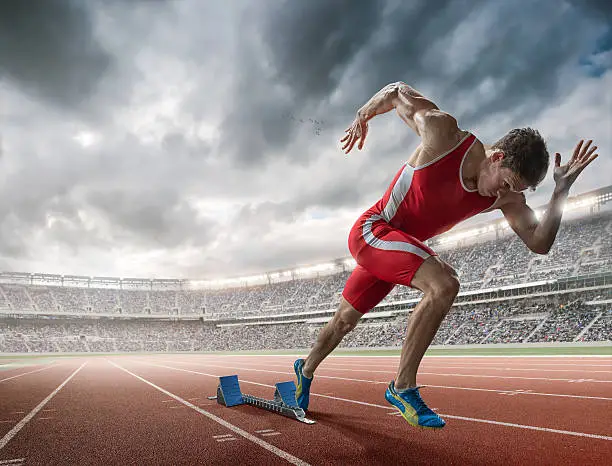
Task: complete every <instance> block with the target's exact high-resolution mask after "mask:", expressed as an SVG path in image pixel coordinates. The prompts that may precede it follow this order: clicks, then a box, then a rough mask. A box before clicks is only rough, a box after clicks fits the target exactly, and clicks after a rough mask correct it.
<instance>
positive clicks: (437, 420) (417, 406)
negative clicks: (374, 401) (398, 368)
mask: <svg viewBox="0 0 612 466" xmlns="http://www.w3.org/2000/svg"><path fill="white" fill-rule="evenodd" d="M385 398H386V399H387V401H388V402H389V403H391V404H392V405H393V406H395V407H396V408H397V409H398V410H399V412H400V413H402V417H403V418H404V419H406V421H408V424H410V425H411V426H414V427H423V428H426V429H441V428H442V427H444V426H445V425H446V422H444V419H442V418H441V417H440V416H438V415H437V414H436V413H434V412H433V411H432V410H431V409H429V408H428V407H427V405H426V404H425V402H424V401H423V399H422V398H421V394H420V393H419V387H415V388H409V389H407V390H402V391H401V392H398V391H396V390H395V381H393V380H392V381H391V383H390V384H389V387H388V388H387V391H386V392H385Z"/></svg>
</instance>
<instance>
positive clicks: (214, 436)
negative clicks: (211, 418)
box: [212, 434, 233, 438]
mask: <svg viewBox="0 0 612 466" xmlns="http://www.w3.org/2000/svg"><path fill="white" fill-rule="evenodd" d="M212 437H213V438H224V437H233V435H232V434H221V435H213V436H212Z"/></svg>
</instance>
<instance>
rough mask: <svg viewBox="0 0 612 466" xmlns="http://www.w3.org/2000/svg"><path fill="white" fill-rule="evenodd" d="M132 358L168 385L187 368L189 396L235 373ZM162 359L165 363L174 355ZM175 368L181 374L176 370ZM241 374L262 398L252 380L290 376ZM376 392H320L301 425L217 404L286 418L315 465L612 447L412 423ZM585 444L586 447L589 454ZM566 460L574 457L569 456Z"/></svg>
mask: <svg viewBox="0 0 612 466" xmlns="http://www.w3.org/2000/svg"><path fill="white" fill-rule="evenodd" d="M134 364H135V365H136V366H137V365H139V364H140V365H142V366H143V367H144V368H143V369H139V370H143V371H146V373H147V374H148V376H149V377H150V378H151V380H154V379H156V378H159V380H165V381H166V385H168V386H172V385H173V384H175V383H177V382H176V381H177V379H182V378H184V377H186V376H185V375H184V374H187V376H188V379H187V380H191V383H185V382H182V383H181V386H180V387H177V388H176V389H177V390H183V391H184V395H183V396H192V395H193V396H195V394H199V395H200V396H201V394H202V391H203V390H204V391H206V390H207V393H209V394H212V393H214V392H215V390H216V385H217V381H218V380H217V379H216V377H214V376H213V375H227V374H229V373H230V372H227V371H225V372H221V371H219V370H217V371H212V368H211V371H209V374H210V376H206V375H201V374H196V373H194V372H207V371H206V370H202V369H203V368H202V367H199V368H196V369H193V370H192V372H189V371H190V369H187V370H185V369H183V370H182V371H181V370H178V371H177V370H175V369H168V368H165V367H159V365H157V366H151V365H149V364H151V359H149V360H148V362H147V359H146V358H145V359H142V358H140V359H139V360H138V361H134ZM154 364H158V363H154ZM160 364H161V365H166V366H167V365H168V361H166V362H165V363H164V362H162V363H160ZM146 366H148V368H147V367H146ZM181 368H182V367H180V368H179V367H177V369H181ZM172 372H174V373H175V374H174V375H171V373H172ZM240 378H241V380H242V385H243V392H245V393H249V394H253V395H256V396H262V397H264V398H271V395H272V393H273V388H271V387H265V386H262V385H257V384H250V383H246V381H247V380H250V381H255V382H257V383H259V384H264V385H266V384H267V385H271V386H273V383H274V382H275V381H280V380H284V379H279V377H274V376H273V375H272V374H268V375H264V376H259V377H258V378H257V380H254V377H251V374H248V375H246V374H245V375H244V376H240ZM333 384H334V383H331V384H330V387H329V388H330V390H333V391H340V390H342V394H343V395H345V396H346V397H347V398H350V397H352V398H353V399H355V400H364V399H365V398H364V392H365V391H370V390H369V389H365V390H364V388H363V387H360V388H357V389H353V388H351V390H347V389H346V387H345V386H344V385H343V384H339V383H338V382H335V384H336V386H335V387H334V386H333ZM376 398H377V399H376V401H375V403H373V404H375V405H376V406H367V405H358V404H354V403H346V402H341V401H337V400H332V399H329V398H323V397H317V398H316V399H315V400H314V404H313V406H314V408H313V411H312V412H311V413H310V415H311V417H312V418H314V419H316V420H317V422H318V423H317V424H316V425H315V426H303V425H301V424H299V423H297V422H295V421H291V420H287V419H285V418H282V417H281V416H278V415H275V414H272V413H267V412H265V411H264V412H256V411H261V410H257V409H256V408H253V407H249V406H242V407H236V408H233V409H229V408H224V407H222V406H218V407H217V408H216V409H217V410H220V411H221V412H225V413H226V414H225V415H224V416H225V418H227V419H232V422H236V423H239V422H244V423H246V425H247V426H248V425H251V424H252V423H254V422H257V421H259V424H257V425H253V426H252V427H251V428H252V429H256V428H265V427H262V426H261V424H262V422H261V421H262V420H265V421H266V422H268V423H279V422H280V425H282V426H284V429H287V431H286V432H287V435H286V436H285V435H283V436H282V441H283V443H282V448H284V449H288V451H291V452H293V453H294V454H296V455H297V456H300V457H303V458H304V459H307V460H310V457H309V456H305V455H307V454H308V451H309V448H305V445H310V447H314V448H316V449H317V451H318V452H319V459H318V460H317V459H316V458H315V460H314V462H315V463H316V464H319V463H320V461H321V458H326V459H329V458H331V459H333V462H336V463H337V462H343V461H344V462H357V463H358V464H394V463H401V462H405V461H406V458H410V461H411V462H413V463H415V464H468V463H469V464H524V463H525V462H526V461H527V460H530V461H531V462H533V457H532V456H529V454H530V453H529V452H534V451H539V452H543V451H549V455H550V456H549V457H548V458H542V459H541V461H540V458H538V463H539V464H557V465H558V464H573V463H572V461H574V462H580V463H581V464H598V463H599V462H601V461H602V460H603V459H604V458H605V455H606V454H608V453H611V450H610V442H607V441H604V440H599V439H589V438H581V437H571V436H567V435H559V434H553V433H549V432H539V431H527V430H523V429H517V428H511V427H505V426H498V425H488V424H479V423H474V422H467V421H461V420H452V421H451V422H449V426H447V428H445V429H443V430H442V431H441V432H438V431H436V432H432V431H424V430H420V429H414V428H412V427H410V426H408V425H407V424H406V423H405V422H404V421H403V420H402V419H401V418H397V417H395V416H392V415H389V414H388V413H389V412H391V410H390V409H386V407H385V406H384V405H385V403H386V402H385V401H384V399H383V398H381V397H376ZM209 409H211V410H213V409H215V408H213V407H211V408H209ZM254 410H255V411H254ZM323 428H325V430H323ZM407 436H408V437H407ZM277 439H278V440H281V436H279V437H275V438H274V439H273V440H270V441H271V442H276V441H277ZM364 439H366V440H364ZM513 442H514V443H513ZM294 449H295V450H294ZM546 449H548V450H546ZM336 450H340V451H342V452H343V453H342V456H341V457H338V455H337V454H335V453H334V452H335V451H336ZM584 451H586V452H587V453H586V454H584ZM568 452H570V453H568ZM571 452H573V453H571ZM565 460H569V461H568V462H565V463H564V461H565ZM329 464H331V462H330V463H329Z"/></svg>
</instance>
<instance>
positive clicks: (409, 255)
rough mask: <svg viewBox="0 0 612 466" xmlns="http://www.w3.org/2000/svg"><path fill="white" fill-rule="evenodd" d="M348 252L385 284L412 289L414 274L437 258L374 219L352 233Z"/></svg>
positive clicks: (409, 238) (426, 248)
mask: <svg viewBox="0 0 612 466" xmlns="http://www.w3.org/2000/svg"><path fill="white" fill-rule="evenodd" d="M349 248H350V249H351V253H352V254H353V257H354V258H355V260H356V261H357V263H358V264H359V265H361V266H362V267H364V268H365V269H367V271H368V272H370V273H371V274H372V275H374V276H375V277H376V278H378V279H380V280H383V281H385V282H389V283H394V284H399V285H404V286H412V280H413V277H414V275H415V274H416V272H417V270H418V269H419V268H420V267H421V265H422V264H423V263H424V262H425V261H426V260H427V259H429V258H430V257H432V256H434V257H437V254H436V253H435V252H434V251H433V250H432V249H431V248H430V247H428V246H427V245H425V244H424V243H423V242H422V241H419V240H418V239H417V238H415V237H414V236H412V235H409V234H408V233H405V232H403V231H401V230H398V229H396V228H394V227H392V226H391V225H389V224H388V223H386V222H385V221H384V220H381V219H380V218H378V217H377V216H373V217H371V218H369V219H367V220H365V222H364V223H363V224H362V225H361V226H360V227H359V228H355V229H354V230H353V231H351V236H350V237H349Z"/></svg>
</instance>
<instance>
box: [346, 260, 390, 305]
mask: <svg viewBox="0 0 612 466" xmlns="http://www.w3.org/2000/svg"><path fill="white" fill-rule="evenodd" d="M394 286H395V285H394V284H393V283H389V282H386V281H384V280H381V279H379V278H378V277H376V276H375V275H373V274H372V273H370V272H369V271H368V270H367V269H365V268H364V267H363V266H361V265H359V264H357V267H355V270H353V272H352V273H351V275H350V276H349V278H348V280H347V281H346V284H345V285H344V290H343V291H342V297H343V298H344V299H345V300H346V301H347V302H348V303H349V304H350V305H351V306H353V308H354V309H355V310H356V311H358V312H360V313H361V314H365V313H366V312H368V311H369V310H370V309H372V308H374V307H375V306H376V305H377V304H378V303H380V302H381V301H382V300H383V299H384V298H385V296H387V295H388V294H389V292H390V291H391V290H392V289H393V287H394Z"/></svg>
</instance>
